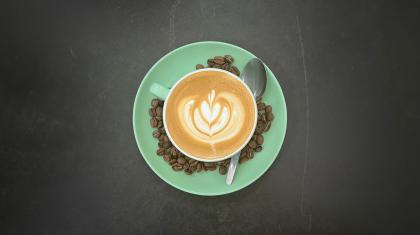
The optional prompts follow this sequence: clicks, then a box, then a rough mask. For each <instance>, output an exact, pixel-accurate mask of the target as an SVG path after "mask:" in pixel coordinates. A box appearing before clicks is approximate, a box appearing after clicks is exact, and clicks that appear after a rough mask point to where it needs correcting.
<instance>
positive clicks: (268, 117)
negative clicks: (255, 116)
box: [265, 113, 274, 121]
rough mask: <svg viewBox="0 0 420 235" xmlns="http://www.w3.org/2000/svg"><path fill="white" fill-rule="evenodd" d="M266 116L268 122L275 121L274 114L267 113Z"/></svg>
mask: <svg viewBox="0 0 420 235" xmlns="http://www.w3.org/2000/svg"><path fill="white" fill-rule="evenodd" d="M265 116H266V118H267V121H273V119H274V115H273V113H266V114H265Z"/></svg>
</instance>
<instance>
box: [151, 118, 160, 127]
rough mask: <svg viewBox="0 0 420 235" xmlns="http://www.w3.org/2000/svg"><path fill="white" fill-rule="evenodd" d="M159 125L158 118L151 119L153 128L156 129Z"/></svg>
mask: <svg viewBox="0 0 420 235" xmlns="http://www.w3.org/2000/svg"><path fill="white" fill-rule="evenodd" d="M157 125H158V120H156V118H151V119H150V126H152V127H153V128H156V127H157Z"/></svg>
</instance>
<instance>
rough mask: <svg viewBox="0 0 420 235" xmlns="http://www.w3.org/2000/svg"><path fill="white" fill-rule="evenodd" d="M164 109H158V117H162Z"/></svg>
mask: <svg viewBox="0 0 420 235" xmlns="http://www.w3.org/2000/svg"><path fill="white" fill-rule="evenodd" d="M162 113H163V108H162V107H160V106H158V107H156V116H159V117H162Z"/></svg>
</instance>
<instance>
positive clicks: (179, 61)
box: [133, 41, 287, 196]
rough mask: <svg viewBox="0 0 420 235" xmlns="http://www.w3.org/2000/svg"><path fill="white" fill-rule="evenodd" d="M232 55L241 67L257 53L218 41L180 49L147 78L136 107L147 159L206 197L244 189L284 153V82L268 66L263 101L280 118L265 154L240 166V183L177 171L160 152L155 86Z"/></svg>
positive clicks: (168, 178) (167, 177) (137, 131)
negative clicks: (153, 122) (153, 114)
mask: <svg viewBox="0 0 420 235" xmlns="http://www.w3.org/2000/svg"><path fill="white" fill-rule="evenodd" d="M227 54H229V55H232V56H233V58H234V59H235V61H234V63H233V64H234V65H235V66H236V67H238V69H239V70H240V71H242V70H243V68H244V66H245V64H246V63H247V61H248V60H250V59H251V58H254V57H256V56H254V55H253V54H252V53H250V52H248V51H247V50H245V49H242V48H240V47H238V46H235V45H232V44H228V43H223V42H214V41H205V42H196V43H191V44H188V45H185V46H182V47H179V48H177V49H175V50H173V51H171V52H169V53H168V54H166V55H165V56H163V57H162V58H161V59H160V60H159V61H157V62H156V63H155V64H154V65H153V66H152V68H150V70H149V71H148V72H147V74H146V75H145V76H144V78H143V80H142V82H141V84H140V87H139V89H138V91H137V95H136V98H135V101H134V107H133V129H134V136H135V138H136V142H137V146H138V147H139V149H140V152H141V155H142V156H143V158H144V160H145V161H146V163H147V164H148V165H149V166H150V168H151V169H152V170H153V171H154V172H155V173H156V174H157V175H158V176H159V177H160V178H161V179H162V180H164V181H165V182H167V183H168V184H170V185H172V186H174V187H175V188H177V189H180V190H182V191H185V192H188V193H192V194H197V195H205V196H213V195H222V194H228V193H231V192H235V191H237V190H240V189H242V188H244V187H246V186H248V185H250V184H251V183H253V182H254V181H255V180H257V179H258V178H260V177H261V176H262V175H263V174H264V173H265V172H266V171H267V170H268V168H269V167H270V166H271V164H272V163H273V162H274V160H275V159H276V157H277V155H278V153H279V152H280V149H281V146H282V144H283V140H284V136H285V133H286V126H287V111H286V102H285V100H284V96H283V92H282V90H281V87H280V84H279V83H278V80H277V79H276V77H275V76H274V74H273V73H272V72H271V70H270V69H269V68H268V67H266V69H267V76H268V80H267V87H266V90H265V93H264V96H263V101H264V102H265V103H266V104H269V105H271V106H272V107H273V113H274V117H275V118H274V120H273V122H272V123H271V128H270V130H269V131H268V132H265V133H264V134H263V136H264V144H263V145H262V146H263V150H262V151H261V152H258V153H255V156H254V158H253V159H251V160H249V161H247V162H245V163H243V164H239V165H238V168H237V169H236V174H235V178H234V181H233V183H232V184H231V185H226V183H225V179H226V175H220V174H219V172H218V170H215V171H201V172H199V173H197V172H194V173H193V174H192V175H187V174H185V173H184V172H183V171H179V172H176V171H173V170H172V168H171V167H170V166H169V164H168V163H166V162H165V161H164V160H163V158H162V157H160V156H157V155H156V149H157V143H158V141H157V139H155V138H153V136H152V132H153V130H154V129H153V128H152V127H151V126H150V116H149V111H148V110H149V108H150V101H151V100H152V99H153V98H156V97H155V96H154V95H152V93H150V91H149V88H150V86H151V85H152V84H153V83H159V84H161V85H163V86H166V87H171V86H172V85H173V84H175V83H176V81H177V80H178V79H180V78H181V77H182V76H183V75H185V74H187V73H189V72H191V71H193V70H195V65H196V64H198V63H201V64H203V65H207V59H208V58H212V57H214V56H216V55H227Z"/></svg>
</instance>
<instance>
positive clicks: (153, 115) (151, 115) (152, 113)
mask: <svg viewBox="0 0 420 235" xmlns="http://www.w3.org/2000/svg"><path fill="white" fill-rule="evenodd" d="M149 116H150V117H156V110H155V109H154V108H150V109H149Z"/></svg>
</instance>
